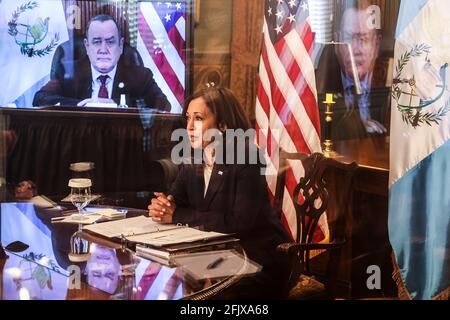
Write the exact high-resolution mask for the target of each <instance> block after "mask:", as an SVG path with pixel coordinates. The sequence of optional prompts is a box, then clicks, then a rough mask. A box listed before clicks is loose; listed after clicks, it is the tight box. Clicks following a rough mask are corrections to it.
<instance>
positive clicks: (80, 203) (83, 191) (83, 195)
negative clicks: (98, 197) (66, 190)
mask: <svg viewBox="0 0 450 320" xmlns="http://www.w3.org/2000/svg"><path fill="white" fill-rule="evenodd" d="M91 186H92V182H91V179H70V180H69V187H70V200H71V201H72V204H73V205H74V206H75V207H76V208H77V210H78V213H79V214H80V215H82V214H83V209H84V208H85V207H86V206H87V205H88V203H89V202H90V201H91Z"/></svg>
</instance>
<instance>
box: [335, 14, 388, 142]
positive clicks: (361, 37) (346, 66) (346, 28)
mask: <svg viewBox="0 0 450 320" xmlns="http://www.w3.org/2000/svg"><path fill="white" fill-rule="evenodd" d="M370 19H372V17H371V14H370V13H369V12H368V10H367V6H364V7H363V8H355V7H350V8H348V9H346V10H345V12H344V15H343V17H342V23H341V30H340V41H341V42H344V43H350V44H351V48H352V51H353V55H354V59H355V64H356V71H357V74H358V77H359V80H360V83H361V92H360V96H359V97H357V96H356V95H355V91H354V89H353V88H354V86H355V81H354V79H353V72H352V63H351V58H350V52H349V50H348V47H347V46H344V45H339V46H337V47H336V53H337V57H338V60H339V64H340V66H341V69H342V75H341V77H342V84H343V87H344V88H343V89H344V98H345V104H346V106H347V108H351V107H352V106H354V105H355V104H356V105H357V107H358V109H359V116H360V119H361V122H362V124H363V125H364V128H365V130H366V131H367V133H377V134H383V133H386V128H385V127H384V126H383V125H382V124H381V121H382V120H383V119H380V118H379V117H377V116H375V113H376V112H375V111H374V110H372V107H373V106H372V105H371V101H370V91H371V87H372V77H373V70H374V67H375V61H376V59H377V57H378V53H379V51H380V42H381V36H380V35H379V34H378V31H377V30H376V29H374V28H373V29H371V28H369V25H368V21H370Z"/></svg>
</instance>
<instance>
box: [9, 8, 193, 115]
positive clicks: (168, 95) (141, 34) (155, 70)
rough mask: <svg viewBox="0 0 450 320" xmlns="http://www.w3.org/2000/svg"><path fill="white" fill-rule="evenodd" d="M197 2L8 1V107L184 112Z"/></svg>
mask: <svg viewBox="0 0 450 320" xmlns="http://www.w3.org/2000/svg"><path fill="white" fill-rule="evenodd" d="M191 2H192V0H177V1H163V2H162V1H153V0H151V1H120V2H119V1H113V0H110V1H87V0H82V1H72V0H70V1H69V0H20V1H16V0H3V1H1V2H0V74H2V76H3V78H4V79H7V81H4V85H3V88H2V90H1V91H0V107H2V108H42V107H46V108H52V107H53V108H64V107H72V108H80V109H81V108H83V107H98V108H108V110H109V109H111V108H115V109H128V108H129V109H133V108H139V109H146V110H147V109H148V110H154V111H156V112H164V113H177V114H178V113H181V111H182V105H183V103H184V99H185V96H186V95H188V94H189V92H187V91H189V89H188V88H189V83H188V82H189V81H188V76H187V75H188V74H189V70H188V68H189V55H188V54H187V53H188V52H189V48H190V43H189V42H190V39H191V36H190V30H191V23H190V21H191V19H190V16H191V11H192V9H191V8H192V5H191Z"/></svg>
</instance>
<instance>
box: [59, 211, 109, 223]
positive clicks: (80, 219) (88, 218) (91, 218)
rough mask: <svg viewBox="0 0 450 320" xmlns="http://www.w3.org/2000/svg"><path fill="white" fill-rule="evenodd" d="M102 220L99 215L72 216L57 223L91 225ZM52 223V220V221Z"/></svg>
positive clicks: (76, 214)
mask: <svg viewBox="0 0 450 320" xmlns="http://www.w3.org/2000/svg"><path fill="white" fill-rule="evenodd" d="M101 218H102V216H101V215H99V214H78V213H75V214H72V215H71V216H68V217H67V218H64V219H63V220H61V221H59V223H72V224H86V225H89V224H93V223H94V222H97V221H98V220H100V219H101ZM53 221H54V220H53Z"/></svg>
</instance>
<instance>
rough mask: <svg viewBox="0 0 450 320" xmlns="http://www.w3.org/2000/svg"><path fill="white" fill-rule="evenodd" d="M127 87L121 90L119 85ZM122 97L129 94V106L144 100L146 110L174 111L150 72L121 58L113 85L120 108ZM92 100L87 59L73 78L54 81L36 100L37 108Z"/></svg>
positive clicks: (43, 89)
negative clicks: (127, 63) (122, 94)
mask: <svg viewBox="0 0 450 320" xmlns="http://www.w3.org/2000/svg"><path fill="white" fill-rule="evenodd" d="M121 82H122V83H123V84H124V85H125V87H124V88H123V89H119V83H121ZM121 93H124V94H126V97H127V105H128V106H129V107H136V106H137V105H138V103H137V101H138V100H139V99H142V100H143V102H145V106H146V107H149V108H153V109H159V110H162V111H170V108H171V106H170V103H169V101H168V100H167V98H166V96H165V95H164V94H163V92H162V91H161V89H160V88H159V87H158V85H157V84H156V82H155V80H154V79H153V73H152V72H151V71H150V69H147V68H144V67H140V66H131V65H126V64H125V63H124V62H123V59H122V58H121V59H120V60H119V62H118V64H117V71H116V75H115V77H114V82H113V92H112V99H113V100H114V101H115V102H116V103H117V104H118V103H119V102H120V95H121ZM91 96H92V74H91V64H90V61H89V59H88V58H87V57H85V58H84V59H83V60H82V61H81V62H80V63H79V64H78V65H76V72H75V75H74V76H73V77H72V78H68V79H66V78H64V77H62V78H60V77H58V78H55V79H52V80H50V81H49V82H48V83H47V84H46V85H45V86H44V87H42V88H41V89H40V90H39V91H38V92H37V93H36V94H35V96H34V100H33V105H34V106H46V105H55V104H57V103H58V102H59V103H60V104H61V106H76V105H77V104H78V102H80V101H82V100H84V99H88V98H90V97H91Z"/></svg>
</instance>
